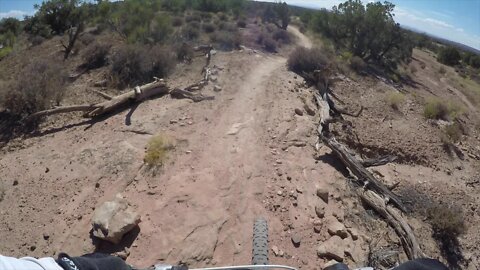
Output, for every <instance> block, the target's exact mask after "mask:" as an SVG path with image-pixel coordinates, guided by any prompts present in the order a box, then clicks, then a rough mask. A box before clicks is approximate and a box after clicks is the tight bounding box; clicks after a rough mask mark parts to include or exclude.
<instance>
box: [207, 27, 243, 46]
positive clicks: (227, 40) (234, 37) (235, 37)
mask: <svg viewBox="0 0 480 270" xmlns="http://www.w3.org/2000/svg"><path fill="white" fill-rule="evenodd" d="M211 38H212V41H213V42H215V43H216V44H217V45H218V47H219V48H220V49H221V50H226V51H230V50H234V49H237V48H238V47H240V44H241V42H242V38H241V36H240V35H239V33H235V32H227V31H217V32H216V33H215V34H213V35H212V37H211Z"/></svg>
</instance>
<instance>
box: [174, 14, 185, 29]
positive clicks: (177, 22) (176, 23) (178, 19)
mask: <svg viewBox="0 0 480 270" xmlns="http://www.w3.org/2000/svg"><path fill="white" fill-rule="evenodd" d="M182 24H183V18H182V17H178V16H177V17H174V18H173V19H172V25H173V26H175V27H179V26H182Z"/></svg>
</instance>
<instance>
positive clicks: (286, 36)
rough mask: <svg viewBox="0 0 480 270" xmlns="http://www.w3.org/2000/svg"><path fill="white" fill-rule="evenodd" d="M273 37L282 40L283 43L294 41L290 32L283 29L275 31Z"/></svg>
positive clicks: (278, 40)
mask: <svg viewBox="0 0 480 270" xmlns="http://www.w3.org/2000/svg"><path fill="white" fill-rule="evenodd" d="M272 38H273V39H274V40H275V41H277V42H282V43H283V44H290V43H291V42H292V37H291V36H290V33H288V32H287V31H286V30H283V29H277V30H275V31H274V32H273V35H272Z"/></svg>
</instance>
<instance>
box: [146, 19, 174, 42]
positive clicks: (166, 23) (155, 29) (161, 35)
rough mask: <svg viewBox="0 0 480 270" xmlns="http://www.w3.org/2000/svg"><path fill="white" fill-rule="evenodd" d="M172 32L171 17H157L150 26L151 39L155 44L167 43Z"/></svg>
mask: <svg viewBox="0 0 480 270" xmlns="http://www.w3.org/2000/svg"><path fill="white" fill-rule="evenodd" d="M172 32H173V29H172V23H171V19H170V17H169V16H165V15H162V16H157V17H156V18H155V20H154V21H153V22H152V24H151V25H150V38H151V39H153V42H160V43H163V42H165V41H166V40H167V39H168V38H169V37H170V34H171V33H172Z"/></svg>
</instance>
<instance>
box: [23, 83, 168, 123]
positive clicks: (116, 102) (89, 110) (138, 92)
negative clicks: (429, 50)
mask: <svg viewBox="0 0 480 270" xmlns="http://www.w3.org/2000/svg"><path fill="white" fill-rule="evenodd" d="M168 92H169V89H168V87H167V85H166V83H165V82H164V81H163V80H158V81H155V82H152V83H148V84H145V85H143V86H140V87H138V86H137V87H135V88H134V89H133V90H131V91H128V92H126V93H124V94H121V95H118V96H115V97H111V99H110V100H107V101H104V102H100V103H97V104H84V105H74V106H65V107H58V108H54V109H50V110H45V111H40V112H36V113H34V114H31V115H30V116H29V117H28V118H27V120H30V119H34V118H38V117H43V116H48V115H52V114H59V113H68V112H75V111H81V112H85V114H84V115H83V116H84V117H88V118H92V117H96V116H99V115H103V114H106V113H109V112H112V111H114V110H117V109H118V108H120V107H122V106H124V105H126V104H128V103H131V102H140V101H143V100H145V99H147V98H149V97H152V96H156V95H160V94H167V93H168ZM107 96H108V95H107Z"/></svg>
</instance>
